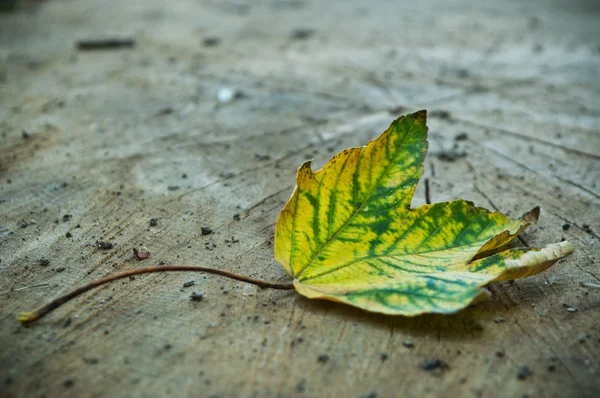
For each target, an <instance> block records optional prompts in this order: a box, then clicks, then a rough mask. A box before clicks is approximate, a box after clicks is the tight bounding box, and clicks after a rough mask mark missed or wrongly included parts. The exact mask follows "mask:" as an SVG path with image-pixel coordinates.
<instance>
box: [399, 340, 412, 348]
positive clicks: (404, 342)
mask: <svg viewBox="0 0 600 398" xmlns="http://www.w3.org/2000/svg"><path fill="white" fill-rule="evenodd" d="M402 345H403V346H404V347H406V348H413V347H414V346H415V343H413V341H412V340H410V339H406V340H404V341H403V342H402Z"/></svg>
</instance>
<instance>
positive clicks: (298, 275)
mask: <svg viewBox="0 0 600 398" xmlns="http://www.w3.org/2000/svg"><path fill="white" fill-rule="evenodd" d="M419 120H420V118H415V119H414V122H413V124H412V126H410V129H409V130H408V131H407V132H406V134H405V135H404V137H403V138H402V142H401V143H400V145H399V146H398V149H397V150H396V152H395V153H394V156H393V157H392V158H393V159H394V160H395V159H396V156H398V153H399V152H400V151H401V150H402V149H403V146H404V142H405V141H406V138H407V137H408V136H409V135H410V134H411V133H412V130H413V129H414V127H415V126H416V124H417V122H418V121H419ZM388 138H389V134H388ZM372 142H373V141H372ZM367 145H368V144H367ZM366 147H367V146H364V147H362V148H360V149H361V154H360V156H362V150H363V149H364V148H366ZM359 159H360V158H359ZM392 164H395V162H390V163H389V164H388V165H387V166H386V167H385V169H384V172H383V173H381V175H380V176H379V178H378V179H377V181H375V184H373V187H372V188H371V190H370V191H369V193H368V195H367V197H366V199H365V200H364V201H363V202H362V203H361V204H360V206H359V207H357V208H356V210H355V211H354V213H352V215H351V216H350V217H348V219H347V220H346V222H345V223H344V224H343V225H342V226H341V227H340V228H339V229H338V230H337V231H336V232H335V234H333V236H331V237H330V238H329V239H328V240H327V242H325V244H323V246H322V247H321V248H320V249H319V251H318V252H316V254H315V255H314V256H313V257H312V259H311V260H310V262H309V263H308V264H307V265H306V266H305V267H304V268H302V270H300V272H298V274H296V275H294V278H295V279H298V278H300V276H302V273H303V272H304V271H305V270H306V269H307V268H309V267H310V266H311V265H312V264H313V263H314V262H315V260H316V259H317V258H318V257H319V255H320V254H321V252H323V250H324V249H325V248H326V247H327V246H328V245H329V244H330V243H331V242H332V241H333V240H335V238H336V237H337V235H338V234H339V233H340V231H342V230H343V229H344V228H346V226H347V225H348V224H349V223H350V221H351V220H352V219H353V218H354V217H355V216H356V215H357V214H358V212H359V211H360V210H361V209H362V207H363V206H364V205H365V203H366V202H368V201H369V199H371V194H372V193H373V191H374V190H375V188H376V187H377V186H378V185H379V182H380V181H381V179H382V178H383V176H384V175H387V172H388V169H389V168H390V167H391V166H392ZM355 172H358V167H357V169H356V171H355ZM354 199H356V197H355V198H354ZM409 207H410V205H409ZM295 216H296V214H295V213H294V218H295ZM293 250H294V247H293V246H292V252H293ZM290 267H291V268H292V271H293V263H291V264H290Z"/></svg>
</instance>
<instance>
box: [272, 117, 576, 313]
mask: <svg viewBox="0 0 600 398" xmlns="http://www.w3.org/2000/svg"><path fill="white" fill-rule="evenodd" d="M426 138H427V126H426V112H425V111H420V112H417V113H414V114H412V115H407V116H403V117H400V118H399V119H397V120H395V121H394V122H393V123H392V124H391V126H390V127H389V128H388V129H387V130H386V131H385V132H384V133H383V134H382V135H381V136H380V137H379V138H377V139H375V140H373V141H371V142H370V143H369V144H368V145H366V146H364V147H361V148H351V149H347V150H345V151H343V152H341V153H339V154H337V155H336V156H334V157H333V158H332V159H331V160H330V161H329V162H328V163H327V164H326V165H325V166H324V167H323V168H322V169H320V170H319V171H317V172H313V171H312V170H311V167H310V161H308V162H306V163H304V164H303V165H302V166H301V167H300V168H299V169H298V176H297V184H296V188H295V190H294V193H293V194H292V197H291V198H290V200H289V202H288V203H287V204H286V206H285V207H284V208H283V210H282V211H281V214H280V215H279V218H278V220H277V227H276V232H275V259H276V260H277V261H279V262H280V263H281V264H282V265H283V267H284V268H285V270H286V271H287V273H288V274H289V275H290V276H291V277H292V278H294V287H295V289H296V290H297V291H298V292H299V293H300V294H302V295H304V296H306V297H309V298H321V299H328V300H333V301H338V302H343V303H346V304H350V305H354V306H356V307H360V308H363V309H366V310H369V311H374V312H381V313H386V314H394V315H409V316H411V315H417V314H421V313H425V312H435V313H452V312H456V311H458V310H460V309H462V308H464V307H466V306H467V305H469V303H471V302H473V301H474V300H475V299H477V298H478V297H480V296H482V295H486V294H487V290H485V289H483V286H485V285H486V284H488V283H490V282H492V281H494V280H509V279H514V278H521V277H524V276H529V275H533V274H536V273H538V272H541V271H543V270H545V269H547V268H548V267H549V266H550V265H552V264H553V263H554V262H556V261H557V260H558V259H560V258H562V257H565V256H567V255H569V254H570V253H571V252H572V251H573V246H572V245H571V244H570V243H569V242H562V243H559V244H554V245H550V246H548V247H546V248H544V249H529V248H521V249H507V245H508V244H509V243H510V242H511V241H512V240H513V239H514V238H515V237H516V236H517V235H518V234H519V233H521V232H522V231H523V230H524V229H525V228H527V227H528V226H529V225H531V224H532V223H534V222H536V221H537V218H538V216H539V208H535V209H533V210H532V211H530V212H528V213H526V214H525V215H523V216H522V217H520V218H518V219H511V218H509V217H507V216H505V215H503V214H501V213H498V212H489V211H488V210H486V209H483V208H480V207H475V206H474V205H473V203H471V202H468V201H465V200H457V201H454V202H444V203H436V204H428V205H424V206H420V207H417V208H415V209H411V208H410V203H411V200H412V196H413V194H414V191H415V188H416V186H417V183H418V182H419V179H420V178H421V175H422V173H423V160H424V159H425V155H426V153H427V140H426Z"/></svg>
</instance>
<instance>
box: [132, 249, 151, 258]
mask: <svg viewBox="0 0 600 398" xmlns="http://www.w3.org/2000/svg"><path fill="white" fill-rule="evenodd" d="M133 254H134V255H135V257H136V258H137V259H138V260H145V259H147V258H148V257H150V252H149V251H147V250H140V249H138V248H137V247H134V248H133Z"/></svg>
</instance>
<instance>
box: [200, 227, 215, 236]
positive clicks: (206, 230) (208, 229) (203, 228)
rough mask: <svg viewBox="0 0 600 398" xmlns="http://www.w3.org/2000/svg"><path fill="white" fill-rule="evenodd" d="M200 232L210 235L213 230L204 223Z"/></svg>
mask: <svg viewBox="0 0 600 398" xmlns="http://www.w3.org/2000/svg"><path fill="white" fill-rule="evenodd" d="M200 232H201V233H202V235H210V234H212V233H213V230H212V228H211V227H207V226H206V225H203V226H201V227H200Z"/></svg>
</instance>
